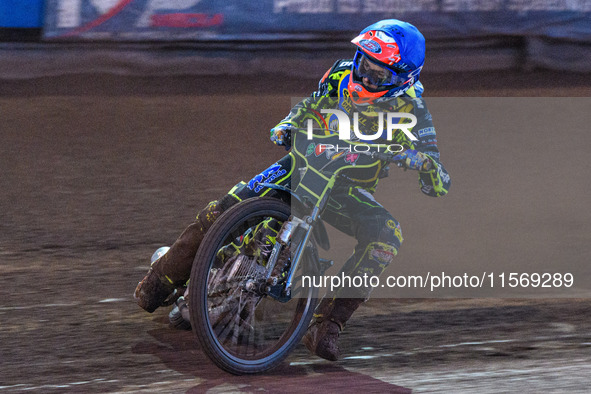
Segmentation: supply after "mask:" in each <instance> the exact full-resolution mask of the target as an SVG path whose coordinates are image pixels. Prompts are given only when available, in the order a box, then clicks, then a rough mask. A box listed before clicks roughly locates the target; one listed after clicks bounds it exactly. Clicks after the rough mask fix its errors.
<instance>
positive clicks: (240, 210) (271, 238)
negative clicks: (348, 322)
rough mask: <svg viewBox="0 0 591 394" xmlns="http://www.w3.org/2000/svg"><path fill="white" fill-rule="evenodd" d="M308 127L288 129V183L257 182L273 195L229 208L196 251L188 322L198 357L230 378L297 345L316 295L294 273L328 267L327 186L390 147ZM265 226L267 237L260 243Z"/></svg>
mask: <svg viewBox="0 0 591 394" xmlns="http://www.w3.org/2000/svg"><path fill="white" fill-rule="evenodd" d="M308 133H309V131H308ZM308 133H307V130H306V129H297V130H296V131H295V132H294V133H292V137H291V138H292V141H291V142H292V150H291V153H290V154H291V155H292V160H294V162H295V167H294V168H295V169H296V170H295V171H294V175H293V177H292V182H291V187H286V186H282V185H278V184H273V183H268V182H260V183H259V184H258V186H259V187H264V188H271V189H274V191H275V192H276V195H277V196H278V197H279V198H275V197H273V198H271V197H254V198H251V199H248V200H245V201H242V202H240V203H238V204H236V205H234V206H232V207H231V208H230V209H228V210H227V211H225V212H224V213H223V214H222V215H221V216H220V217H219V218H218V219H217V220H216V221H215V222H214V224H213V225H212V226H211V228H210V229H209V231H208V232H207V234H206V236H205V238H204V239H203V241H202V243H201V246H200V248H199V251H198V252H197V255H196V256H195V260H194V263H193V267H192V271H191V279H190V281H189V283H188V290H189V291H188V300H187V301H188V307H189V315H190V322H191V327H192V330H193V332H194V334H195V336H196V337H197V340H198V342H199V343H200V345H201V348H202V350H203V351H204V353H205V354H206V355H207V356H208V357H209V358H210V359H211V361H212V362H213V363H215V364H216V365H217V366H218V367H220V368H221V369H223V370H225V371H227V372H230V373H232V374H238V375H241V374H253V373H260V372H263V371H267V370H269V369H272V368H274V367H276V366H277V365H278V364H280V363H281V362H282V361H283V360H284V359H285V358H286V357H287V356H288V355H289V354H290V352H291V351H292V350H293V349H294V348H295V347H296V346H297V345H298V344H299V343H300V341H301V339H302V337H303V336H304V334H305V332H306V330H307V328H308V325H309V323H310V321H311V319H312V317H313V313H314V309H315V307H316V305H317V302H318V300H319V289H318V288H314V287H313V286H308V287H305V286H304V285H303V283H302V280H301V279H302V277H303V275H322V274H323V273H324V272H325V271H326V270H327V269H328V268H329V267H330V266H331V265H332V262H331V261H329V260H326V259H321V258H320V257H319V252H318V248H319V247H320V248H322V249H326V250H328V248H329V247H330V244H329V239H328V236H327V232H326V230H325V228H324V225H323V222H322V220H321V217H322V213H323V211H324V209H325V208H326V206H327V203H328V201H329V198H330V195H331V192H332V190H333V188H334V187H335V184H336V183H337V182H339V181H340V180H345V181H347V180H348V181H353V180H354V178H352V176H355V174H357V173H359V172H363V173H364V174H365V176H369V177H370V178H373V179H375V178H377V177H378V174H379V173H380V172H381V171H382V170H383V168H384V166H386V165H387V164H388V163H390V162H393V157H394V155H395V154H396V153H398V151H395V152H391V151H386V149H385V147H386V146H385V145H380V144H371V145H369V144H366V143H362V142H360V141H343V140H339V139H338V137H339V136H338V135H335V134H328V135H326V134H325V135H314V138H313V139H309V134H308ZM339 144H340V147H339ZM344 144H346V145H344ZM343 146H345V147H347V148H343ZM335 147H336V148H335ZM368 147H369V148H371V149H367V148H368ZM352 174H353V175H352ZM269 229H272V230H269ZM264 230H267V231H266V232H267V233H269V234H271V235H268V234H267V235H265V236H264V237H262V238H264V240H262V239H259V238H261V237H260V234H261V233H265V231H264ZM263 241H264V242H263Z"/></svg>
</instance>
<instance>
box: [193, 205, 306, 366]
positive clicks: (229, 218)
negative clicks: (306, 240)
mask: <svg viewBox="0 0 591 394" xmlns="http://www.w3.org/2000/svg"><path fill="white" fill-rule="evenodd" d="M290 212H291V209H290V206H289V205H288V204H286V203H285V202H283V201H281V200H278V199H274V198H264V197H255V198H252V199H249V200H246V201H243V202H241V203H239V204H236V205H234V206H233V207H232V208H230V209H229V210H228V211H226V212H224V213H223V214H222V215H221V216H220V217H219V218H218V219H217V220H216V221H215V223H214V224H213V225H212V226H211V228H210V229H209V231H208V232H207V234H206V236H205V238H204V239H203V242H202V243H201V246H200V248H199V251H198V253H197V255H196V257H195V261H194V262H193V268H192V271H191V281H190V282H189V285H190V289H189V295H190V302H189V309H190V316H191V325H192V327H193V332H194V333H195V335H196V336H197V339H198V340H199V342H200V344H201V347H202V349H203V351H204V352H205V354H206V355H207V356H208V357H209V358H210V359H211V360H212V361H213V362H214V363H215V364H217V365H218V366H219V367H220V368H222V369H224V370H226V371H228V372H230V373H233V374H238V375H240V374H251V373H259V372H263V371H266V370H269V369H271V368H273V367H275V366H277V365H278V364H279V363H281V361H283V360H284V359H285V358H286V357H287V356H288V354H289V353H290V352H291V351H292V350H293V348H294V347H295V346H297V345H298V343H299V342H300V341H301V339H302V337H303V335H304V333H305V332H306V329H307V327H308V323H309V322H310V319H311V318H312V314H313V313H314V308H315V306H316V302H317V299H316V291H315V290H314V289H313V288H312V287H310V288H309V289H303V288H299V289H294V291H292V293H293V294H294V298H292V299H290V300H289V301H287V302H279V301H277V300H275V299H274V298H272V297H270V296H268V295H266V294H264V293H262V292H260V291H253V290H252V288H249V287H248V286H247V285H246V284H247V283H251V284H252V283H260V281H261V280H264V278H265V277H266V275H268V274H267V267H265V266H264V262H261V259H260V255H261V252H263V253H264V250H261V249H258V250H254V251H253V250H252V247H250V248H239V247H237V246H236V245H240V243H241V242H243V240H244V239H245V234H249V233H252V229H254V228H258V227H260V226H259V225H260V224H261V223H264V222H266V221H269V220H272V219H274V220H276V221H278V222H280V223H283V222H285V221H286V220H288V218H289V216H290ZM228 249H231V250H233V251H236V252H235V253H234V254H232V255H230V256H229V255H228V254H224V253H222V251H225V250H228ZM245 249H249V252H248V253H247V252H245V251H244V250H245ZM283 256H284V258H283V261H282V260H281V259H280V260H279V261H278V262H277V265H276V268H275V270H277V267H278V268H279V269H282V267H285V269H287V267H289V264H290V261H289V258H290V257H289V253H284V254H283ZM302 264H303V265H309V264H313V262H312V261H311V256H310V255H308V256H305V257H304V261H302Z"/></svg>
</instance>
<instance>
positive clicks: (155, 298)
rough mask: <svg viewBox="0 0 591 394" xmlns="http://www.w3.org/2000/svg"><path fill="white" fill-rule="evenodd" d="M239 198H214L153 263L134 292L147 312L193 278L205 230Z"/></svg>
mask: <svg viewBox="0 0 591 394" xmlns="http://www.w3.org/2000/svg"><path fill="white" fill-rule="evenodd" d="M236 202H238V201H237V199H236V198H235V197H233V196H231V195H226V196H224V197H223V198H222V199H220V200H219V201H212V202H210V203H209V204H208V205H207V206H206V207H205V208H204V209H203V210H202V211H201V212H199V214H198V215H197V218H196V220H195V222H193V223H192V224H191V225H189V227H187V228H186V229H185V231H183V233H182V234H181V236H180V237H179V238H178V239H177V240H176V241H175V242H174V244H173V245H172V246H171V247H170V249H169V250H168V252H167V253H166V254H164V255H163V256H162V257H160V258H159V259H158V260H156V261H155V262H153V263H152V265H151V267H150V269H149V271H148V273H147V274H146V276H145V277H144V279H142V280H141V281H140V282H139V283H138V285H137V287H136V289H135V292H134V298H135V300H136V302H137V303H138V305H139V306H140V307H142V308H143V309H145V310H146V311H147V312H150V313H152V312H154V311H155V310H156V309H157V308H158V307H160V306H162V305H165V304H166V303H165V301H166V299H167V298H168V297H169V296H170V295H171V294H172V293H173V292H174V291H175V289H176V288H177V287H181V286H183V285H184V284H185V283H186V282H187V280H189V276H190V275H191V267H192V265H193V260H194V258H195V255H196V254H197V249H198V248H199V245H200V244H201V241H202V240H203V237H204V236H205V233H206V232H207V230H208V229H209V227H210V226H211V225H212V224H213V222H214V221H215V220H216V219H217V217H218V216H219V215H220V214H221V213H222V212H223V211H224V210H225V209H227V208H229V207H230V206H232V205H233V204H235V203H236Z"/></svg>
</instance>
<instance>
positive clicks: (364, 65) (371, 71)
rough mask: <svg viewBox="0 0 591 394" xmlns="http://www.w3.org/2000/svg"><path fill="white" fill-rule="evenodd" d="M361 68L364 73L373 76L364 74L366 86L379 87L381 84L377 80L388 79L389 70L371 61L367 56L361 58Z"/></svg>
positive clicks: (363, 79) (363, 80)
mask: <svg viewBox="0 0 591 394" xmlns="http://www.w3.org/2000/svg"><path fill="white" fill-rule="evenodd" d="M360 69H361V71H362V74H363V75H371V76H372V78H369V77H367V76H363V77H362V78H361V80H362V82H363V85H364V86H365V87H366V88H369V89H373V90H375V89H377V88H378V87H379V85H377V84H376V83H375V82H377V81H381V80H384V79H386V77H387V74H388V71H387V70H385V69H384V68H383V67H380V66H378V65H377V64H374V63H372V62H370V61H369V60H367V59H366V58H365V57H363V59H362V60H361V65H360Z"/></svg>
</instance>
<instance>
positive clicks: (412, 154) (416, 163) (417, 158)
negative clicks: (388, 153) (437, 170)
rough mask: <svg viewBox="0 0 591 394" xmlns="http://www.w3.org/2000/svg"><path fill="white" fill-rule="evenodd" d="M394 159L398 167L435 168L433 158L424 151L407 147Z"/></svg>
mask: <svg viewBox="0 0 591 394" xmlns="http://www.w3.org/2000/svg"><path fill="white" fill-rule="evenodd" d="M392 160H393V161H394V163H396V165H398V167H402V168H404V169H407V168H408V169H411V170H417V171H425V172H426V171H429V170H431V169H433V167H434V164H433V160H431V158H430V157H429V156H427V155H426V154H424V153H423V152H419V151H416V150H414V149H407V150H405V151H403V152H400V153H398V154H397V155H395V156H394V157H393V158H392Z"/></svg>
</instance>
